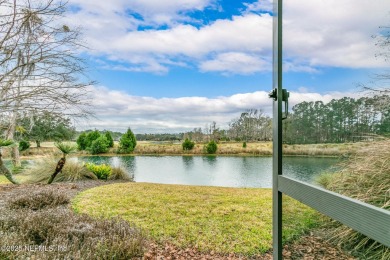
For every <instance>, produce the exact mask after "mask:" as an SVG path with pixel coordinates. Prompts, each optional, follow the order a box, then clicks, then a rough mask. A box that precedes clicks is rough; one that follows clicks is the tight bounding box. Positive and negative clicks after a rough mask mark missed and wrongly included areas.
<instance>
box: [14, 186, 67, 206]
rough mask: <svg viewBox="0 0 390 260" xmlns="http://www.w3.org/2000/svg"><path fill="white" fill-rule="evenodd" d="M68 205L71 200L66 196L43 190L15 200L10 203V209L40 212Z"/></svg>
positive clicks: (23, 195)
mask: <svg viewBox="0 0 390 260" xmlns="http://www.w3.org/2000/svg"><path fill="white" fill-rule="evenodd" d="M68 203H69V198H68V197H67V196H66V195H64V194H61V193H58V192H54V191H52V190H42V191H38V192H33V193H29V194H22V195H21V196H20V197H16V198H13V199H12V200H11V201H9V202H8V207H9V208H11V209H30V210H39V209H43V208H46V207H56V206H59V205H64V204H68Z"/></svg>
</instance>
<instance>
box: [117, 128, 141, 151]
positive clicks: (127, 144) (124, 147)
mask: <svg viewBox="0 0 390 260" xmlns="http://www.w3.org/2000/svg"><path fill="white" fill-rule="evenodd" d="M136 145H137V140H136V139H135V135H134V133H133V131H131V129H130V128H129V129H127V132H126V133H125V134H123V135H122V137H121V139H120V140H119V152H120V153H131V152H133V151H134V148H135V146H136Z"/></svg>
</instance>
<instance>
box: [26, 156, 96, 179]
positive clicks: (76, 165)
mask: <svg viewBox="0 0 390 260" xmlns="http://www.w3.org/2000/svg"><path fill="white" fill-rule="evenodd" d="M56 165H57V162H56V159H55V158H54V157H44V158H41V159H38V160H36V161H35V162H34V164H32V165H31V166H29V167H27V168H26V169H25V170H24V172H23V173H21V174H22V175H24V176H26V180H25V182H26V183H38V182H45V183H46V182H47V181H48V180H49V178H50V176H51V174H52V173H53V169H54V168H55V167H56ZM90 179H92V180H96V179H97V177H96V175H95V174H93V173H92V172H91V171H89V170H88V169H87V168H86V167H85V166H84V165H83V163H80V162H78V161H75V160H68V161H67V163H66V164H65V165H64V167H63V168H62V170H61V172H60V173H59V174H58V175H57V176H56V178H55V179H54V182H65V181H82V180H90Z"/></svg>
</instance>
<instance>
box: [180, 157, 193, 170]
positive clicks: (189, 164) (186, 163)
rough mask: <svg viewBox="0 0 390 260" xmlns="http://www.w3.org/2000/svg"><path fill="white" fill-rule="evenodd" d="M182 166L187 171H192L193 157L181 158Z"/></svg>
mask: <svg viewBox="0 0 390 260" xmlns="http://www.w3.org/2000/svg"><path fill="white" fill-rule="evenodd" d="M182 159H183V164H184V166H185V168H186V169H187V170H190V169H192V167H194V157H193V156H182Z"/></svg>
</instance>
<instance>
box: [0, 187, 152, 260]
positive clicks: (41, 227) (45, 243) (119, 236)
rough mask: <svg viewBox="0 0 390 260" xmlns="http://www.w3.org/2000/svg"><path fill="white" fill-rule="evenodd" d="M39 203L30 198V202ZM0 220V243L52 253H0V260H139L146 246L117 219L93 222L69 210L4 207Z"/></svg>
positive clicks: (138, 234) (141, 237)
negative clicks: (27, 246)
mask: <svg viewBox="0 0 390 260" xmlns="http://www.w3.org/2000/svg"><path fill="white" fill-rule="evenodd" d="M27 189H28V188H27ZM27 193H28V192H27ZM55 193H59V191H57V190H56V191H53V193H50V194H51V195H50V196H53V195H54V196H55V197H58V196H60V194H57V195H55ZM26 196H27V195H26ZM41 199H42V198H38V199H37V198H36V197H33V196H31V201H34V200H39V201H41ZM32 204H38V202H32ZM61 205H62V204H61ZM0 220H1V221H0V223H1V224H0V234H1V242H2V243H4V244H6V245H29V246H32V247H34V248H35V247H38V246H42V248H47V249H50V248H51V249H53V250H14V251H5V250H3V251H1V250H0V259H42V260H49V259H138V258H141V257H142V256H143V254H144V249H145V246H146V238H145V236H144V235H143V233H142V232H141V230H140V229H138V228H136V227H135V226H133V225H130V224H129V223H128V222H126V221H124V220H122V219H119V218H114V219H110V220H100V219H94V218H92V217H89V216H87V215H78V214H75V213H74V212H72V211H71V210H70V209H69V208H68V207H66V208H65V207H54V205H53V207H50V208H47V209H42V210H37V211H34V210H31V209H30V208H28V207H26V208H21V209H17V208H14V209H12V210H11V209H10V208H9V207H6V208H4V209H3V210H2V214H1V215H0ZM58 246H61V247H62V248H63V249H64V250H61V249H59V248H58Z"/></svg>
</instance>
